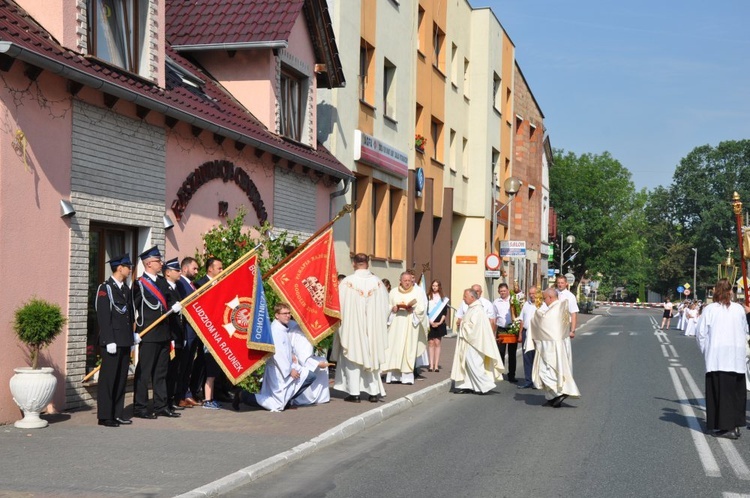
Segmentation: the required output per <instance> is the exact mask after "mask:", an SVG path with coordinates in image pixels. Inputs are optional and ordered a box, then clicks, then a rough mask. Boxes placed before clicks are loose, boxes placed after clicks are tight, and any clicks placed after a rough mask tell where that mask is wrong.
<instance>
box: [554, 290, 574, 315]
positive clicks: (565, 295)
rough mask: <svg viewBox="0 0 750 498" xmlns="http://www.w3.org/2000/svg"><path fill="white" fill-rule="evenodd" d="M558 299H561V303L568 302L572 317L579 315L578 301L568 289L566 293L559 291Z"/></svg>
mask: <svg viewBox="0 0 750 498" xmlns="http://www.w3.org/2000/svg"><path fill="white" fill-rule="evenodd" d="M557 297H558V299H560V301H567V302H568V311H569V312H570V314H571V315H572V314H573V313H578V300H577V299H576V296H575V295H574V294H573V293H572V292H570V291H569V290H568V289H565V290H564V291H558V292H557Z"/></svg>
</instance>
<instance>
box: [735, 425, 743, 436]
mask: <svg viewBox="0 0 750 498" xmlns="http://www.w3.org/2000/svg"><path fill="white" fill-rule="evenodd" d="M734 434H735V435H736V436H737V437H740V436H741V435H742V432H740V428H739V427H735V428H734Z"/></svg>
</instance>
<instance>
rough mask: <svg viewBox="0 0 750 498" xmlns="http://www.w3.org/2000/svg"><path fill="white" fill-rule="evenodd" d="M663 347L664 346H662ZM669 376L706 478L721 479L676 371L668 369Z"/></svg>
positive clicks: (717, 465) (717, 466) (716, 464)
mask: <svg viewBox="0 0 750 498" xmlns="http://www.w3.org/2000/svg"><path fill="white" fill-rule="evenodd" d="M662 347H664V346H662ZM668 370H669V376H670V377H672V383H673V384H674V390H675V392H676V393H677V401H678V402H679V403H680V408H681V409H682V414H683V415H684V416H685V421H686V422H687V424H688V427H690V429H691V430H690V435H691V436H692V437H693V444H695V449H696V450H697V451H698V457H699V458H700V461H701V465H703V470H704V472H705V473H706V476H708V477H721V470H719V464H718V463H717V462H716V458H714V454H713V453H712V452H711V448H710V447H709V446H708V441H706V435H705V434H703V430H702V429H701V426H700V423H699V422H698V417H696V416H695V412H693V408H692V406H690V402H689V401H688V399H687V395H686V394H685V390H684V389H683V387H682V383H681V382H680V377H679V376H678V375H677V371H676V370H675V369H674V368H672V367H669V368H668Z"/></svg>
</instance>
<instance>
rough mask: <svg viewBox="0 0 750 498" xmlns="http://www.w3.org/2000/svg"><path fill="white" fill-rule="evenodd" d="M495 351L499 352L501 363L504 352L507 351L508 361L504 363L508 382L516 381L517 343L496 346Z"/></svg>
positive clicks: (503, 358)
mask: <svg viewBox="0 0 750 498" xmlns="http://www.w3.org/2000/svg"><path fill="white" fill-rule="evenodd" d="M497 349H498V350H500V358H502V360H503V361H505V352H506V350H507V351H508V361H507V362H506V363H505V366H506V370H507V372H508V374H507V375H508V380H516V351H517V350H518V343H516V342H514V343H512V344H498V345H497Z"/></svg>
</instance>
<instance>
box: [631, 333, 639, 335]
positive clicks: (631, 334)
mask: <svg viewBox="0 0 750 498" xmlns="http://www.w3.org/2000/svg"><path fill="white" fill-rule="evenodd" d="M630 335H638V332H631V333H630Z"/></svg>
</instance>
